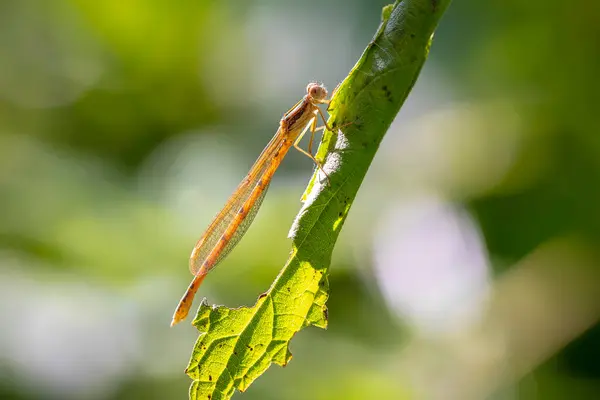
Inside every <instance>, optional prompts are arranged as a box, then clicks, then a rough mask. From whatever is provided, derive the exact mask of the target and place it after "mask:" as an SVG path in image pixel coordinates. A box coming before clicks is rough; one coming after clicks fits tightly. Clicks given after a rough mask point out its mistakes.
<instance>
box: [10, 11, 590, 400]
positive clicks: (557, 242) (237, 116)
mask: <svg viewBox="0 0 600 400" xmlns="http://www.w3.org/2000/svg"><path fill="white" fill-rule="evenodd" d="M385 4H386V2H385V1H372V0H346V1H343V0H333V1H328V2H320V1H315V0H309V1H305V2H298V1H295V2H294V1H281V0H279V1H275V0H262V1H252V0H250V1H244V2H235V1H220V2H214V1H202V0H194V1H185V0H181V1H167V0H137V1H120V0H103V1H96V2H92V1H84V0H52V1H43V0H8V1H6V0H4V1H1V2H0V193H1V196H0V313H1V314H0V320H1V323H2V326H1V329H0V398H2V399H137V398H144V399H171V398H174V399H175V398H186V397H187V390H188V386H189V384H190V382H191V381H190V380H189V378H188V377H187V376H186V375H185V374H184V373H183V369H184V368H185V366H186V364H187V361H188V359H189V356H190V353H191V349H192V346H193V343H194V341H195V338H196V336H197V333H196V332H195V330H194V329H193V328H192V327H190V326H189V321H190V320H191V318H188V320H187V321H186V322H185V323H183V324H180V325H178V326H177V327H176V328H173V329H171V328H169V323H170V319H171V315H172V312H173V310H174V308H175V306H176V304H177V301H178V300H179V298H180V296H181V295H182V294H183V292H184V290H185V288H186V287H187V284H188V283H189V280H190V279H191V276H190V274H189V272H188V268H187V259H188V256H189V253H190V251H191V249H192V247H193V245H194V243H195V241H196V240H197V238H198V237H199V235H200V234H201V233H202V232H203V229H204V228H205V227H206V225H207V224H208V222H209V221H210V219H211V218H212V216H213V215H214V214H215V213H216V212H217V211H218V210H219V208H220V206H221V205H222V204H223V203H224V201H225V200H226V198H227V196H228V195H229V194H230V193H231V191H232V190H233V189H234V188H235V186H236V185H237V183H238V182H239V181H240V180H241V179H242V177H243V176H244V174H245V173H246V172H247V170H248V168H249V167H250V165H251V164H252V162H253V161H254V159H255V157H256V156H257V155H258V154H259V152H260V151H261V149H262V148H263V146H264V145H265V144H266V143H267V142H268V140H269V139H270V137H271V136H272V135H273V134H274V132H275V130H276V128H277V125H278V121H279V118H280V117H281V115H282V114H283V113H284V112H285V111H286V110H287V109H288V108H289V107H290V106H291V105H293V104H294V103H295V102H296V101H297V100H298V99H299V98H300V97H301V96H303V95H304V88H305V86H306V83H307V82H309V81H311V80H319V81H322V82H324V83H325V84H326V85H328V86H329V87H330V88H333V87H335V86H336V85H337V84H338V83H339V82H340V81H341V80H342V79H343V78H344V77H345V75H346V74H347V73H348V71H349V70H350V68H351V67H352V66H353V64H354V62H355V61H356V60H357V59H358V58H359V56H360V54H361V53H362V51H363V49H364V47H365V46H366V45H367V43H368V42H369V40H370V39H371V37H372V35H373V33H374V32H375V30H376V27H377V25H378V23H379V18H380V10H381V7H382V6H384V5H385ZM599 4H600V3H598V2H595V1H583V0H580V1H575V2H564V1H558V0H550V1H541V0H534V1H529V2H524V1H518V0H508V1H507V0H504V1H488V2H481V1H476V0H464V1H454V3H453V4H451V6H450V8H449V9H448V11H447V13H446V15H445V16H444V17H443V19H442V22H441V25H440V27H439V29H438V31H437V33H436V38H435V41H434V45H433V47H432V52H431V55H430V59H429V61H428V62H427V63H426V65H425V67H424V70H423V72H422V74H421V77H420V78H419V81H418V82H417V84H416V86H415V88H414V90H413V92H412V94H411V95H410V96H409V99H408V101H407V103H406V104H405V106H404V107H403V109H402V111H401V112H400V114H399V116H398V118H397V120H396V122H395V123H394V124H393V125H392V127H391V128H390V130H389V132H388V134H387V136H386V138H385V140H384V143H383V146H381V148H380V151H379V153H378V155H377V157H376V159H375V161H374V164H373V165H372V167H371V169H370V171H369V174H368V175H367V178H366V180H365V182H364V184H363V186H362V188H361V191H360V192H359V195H358V197H357V199H356V202H355V204H354V205H353V208H352V212H351V213H350V216H349V218H348V221H347V223H346V226H345V227H344V230H343V232H342V235H341V238H340V242H339V243H338V245H337V247H336V250H335V253H334V258H333V264H332V266H331V277H330V282H331V297H330V300H329V302H328V306H329V311H330V312H329V316H330V320H329V329H328V330H327V331H322V330H319V329H316V328H310V329H307V330H304V331H302V332H301V333H300V334H299V335H298V336H297V337H296V338H295V339H294V340H293V341H292V345H291V350H292V353H293V354H294V359H293V360H292V362H291V363H290V364H289V365H288V366H287V367H286V368H285V369H283V368H279V367H272V368H270V369H269V370H268V371H267V373H266V374H265V375H264V376H263V377H261V378H260V379H258V380H257V381H256V382H255V383H254V385H253V386H252V387H251V388H250V389H249V390H248V391H247V392H246V393H245V394H241V395H240V394H237V395H236V397H235V398H238V397H239V398H244V399H350V400H352V399H361V400H362V399H566V398H569V399H592V398H600V324H598V320H599V317H600V269H599V264H600V248H599V245H598V244H599V243H600V241H599V239H600V211H599V210H598V208H599V205H600V185H599V183H600V118H599V116H598V109H599V106H600V96H599V93H600V91H599V89H600V88H599V84H598V83H597V82H598V79H597V78H598V77H597V75H598V71H600V46H599V43H600V5H599ZM313 168H314V167H313V166H312V165H311V162H310V160H308V159H307V158H306V157H304V156H302V155H300V154H296V152H290V154H289V156H288V157H286V160H285V162H284V163H283V166H282V167H281V170H280V171H278V172H277V174H276V176H275V178H274V182H273V184H272V185H271V189H270V193H269V195H268V196H267V199H266V200H265V203H264V205H263V208H262V210H261V212H260V214H259V217H258V218H257V220H256V222H255V223H254V226H253V227H252V229H251V230H250V231H249V233H248V234H247V236H246V238H245V239H244V240H243V241H242V243H241V244H240V245H239V246H238V248H237V249H236V251H234V252H233V253H232V254H231V256H230V257H228V259H227V260H226V261H225V262H223V265H222V267H220V268H218V269H217V270H215V271H214V272H213V273H212V274H211V276H210V279H207V281H206V283H205V284H204V285H203V288H202V290H201V293H200V294H199V297H200V298H201V297H203V296H206V297H207V298H208V301H209V302H211V303H217V304H226V305H228V306H238V305H248V304H253V303H254V301H255V299H256V297H257V295H258V294H259V293H262V292H263V291H264V290H266V289H267V288H268V287H269V285H270V283H271V281H272V280H273V278H274V277H275V276H276V274H277V272H278V271H279V269H280V268H281V266H282V265H283V264H284V262H285V260H286V257H287V254H288V252H289V250H290V243H289V241H288V240H287V239H286V236H287V230H288V229H289V227H290V226H291V223H292V220H293V218H294V215H295V213H296V212H297V210H298V209H299V205H300V204H299V198H300V196H301V194H302V192H303V190H304V188H305V186H306V183H307V182H308V179H309V176H310V174H311V171H312V170H313ZM197 303H198V302H196V304H195V305H194V309H195V307H197Z"/></svg>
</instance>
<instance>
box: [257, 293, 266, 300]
mask: <svg viewBox="0 0 600 400" xmlns="http://www.w3.org/2000/svg"><path fill="white" fill-rule="evenodd" d="M263 297H267V294H266V293H261V294H260V296H258V299H259V300H260V299H262V298H263Z"/></svg>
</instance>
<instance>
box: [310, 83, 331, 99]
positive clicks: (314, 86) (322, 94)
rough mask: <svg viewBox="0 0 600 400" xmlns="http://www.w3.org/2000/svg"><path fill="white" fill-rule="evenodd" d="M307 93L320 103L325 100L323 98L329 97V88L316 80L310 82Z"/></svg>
mask: <svg viewBox="0 0 600 400" xmlns="http://www.w3.org/2000/svg"><path fill="white" fill-rule="evenodd" d="M306 93H307V94H308V96H309V97H311V98H312V99H313V100H314V101H316V102H318V103H321V102H323V100H325V99H326V98H327V89H325V86H323V85H321V84H320V83H316V82H311V83H309V84H308V86H307V87H306Z"/></svg>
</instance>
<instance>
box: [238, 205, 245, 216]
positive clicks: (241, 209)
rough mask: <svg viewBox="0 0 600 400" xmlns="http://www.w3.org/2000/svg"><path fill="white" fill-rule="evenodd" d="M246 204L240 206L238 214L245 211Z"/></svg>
mask: <svg viewBox="0 0 600 400" xmlns="http://www.w3.org/2000/svg"><path fill="white" fill-rule="evenodd" d="M244 211H245V210H244V206H242V207H240V209H239V210H238V214H243V213H244Z"/></svg>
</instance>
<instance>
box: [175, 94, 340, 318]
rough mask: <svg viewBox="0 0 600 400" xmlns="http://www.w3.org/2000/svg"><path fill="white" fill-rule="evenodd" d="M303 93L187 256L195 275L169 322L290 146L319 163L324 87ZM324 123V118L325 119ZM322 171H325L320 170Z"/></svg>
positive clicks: (238, 232) (254, 207)
mask: <svg viewBox="0 0 600 400" xmlns="http://www.w3.org/2000/svg"><path fill="white" fill-rule="evenodd" d="M306 92H307V93H306V95H305V96H304V97H303V98H302V100H300V101H299V102H298V103H296V105H295V106H294V107H292V108H291V109H290V110H289V111H288V112H287V113H285V114H284V116H283V118H281V121H280V122H279V129H278V130H277V133H275V136H274V137H273V139H271V141H270V142H269V144H268V145H267V147H265V149H264V150H263V151H262V153H261V155H260V156H259V157H258V160H256V162H255V163H254V165H253V166H252V168H251V169H250V172H248V175H247V176H246V178H244V180H243V181H242V182H241V183H240V184H239V186H238V187H237V189H236V190H235V192H234V193H233V194H232V195H231V197H230V198H229V200H227V203H225V206H224V207H223V209H222V210H221V211H220V212H219V214H217V216H216V217H215V218H214V219H213V221H212V222H211V224H210V225H209V226H208V228H207V229H206V232H204V234H203V235H202V237H201V238H200V240H198V242H197V243H196V246H195V247H194V250H192V254H191V256H190V271H191V272H192V274H193V275H194V279H193V280H192V283H190V286H189V287H188V289H187V291H186V292H185V294H184V295H183V297H182V298H181V300H180V301H179V305H178V306H177V309H176V310H175V314H174V315H173V321H172V322H171V326H173V325H175V324H177V323H179V322H181V321H182V320H184V319H185V318H186V317H187V315H188V312H189V310H190V307H191V305H192V301H193V300H194V296H195V295H196V292H197V291H198V288H199V287H200V284H202V281H203V280H204V278H205V277H206V274H208V273H209V272H210V271H211V270H212V269H213V268H214V267H216V266H217V264H218V263H219V262H220V261H221V260H222V259H223V258H225V256H227V254H229V252H230V251H231V250H233V248H234V247H235V245H236V244H237V243H238V242H239V241H240V239H241V238H242V236H243V235H244V233H246V231H247V230H248V228H249V227H250V224H251V223H252V221H253V220H254V217H255V216H256V213H257V212H258V209H259V208H260V205H261V204H262V200H263V198H264V196H265V194H266V192H267V189H268V187H269V183H271V178H273V175H274V174H275V171H276V170H277V168H278V167H279V165H280V164H281V161H282V160H283V157H285V155H286V154H287V152H288V150H289V149H290V147H292V146H294V147H296V148H297V149H298V150H299V151H301V152H302V153H304V154H306V155H307V156H309V157H310V158H311V159H312V160H313V161H315V163H316V164H317V166H319V168H320V165H319V163H318V162H317V161H316V160H315V158H314V157H313V155H312V154H311V147H312V142H313V137H314V133H315V131H316V130H317V128H316V122H317V113H318V114H320V116H321V118H322V119H323V121H324V122H325V117H324V116H323V113H322V111H321V110H320V109H319V108H318V104H327V103H328V102H329V100H327V99H326V98H327V90H326V89H325V87H323V86H322V85H320V84H317V83H309V84H308V86H307V87H306ZM325 126H327V122H325ZM309 128H310V130H311V133H312V135H311V138H310V142H309V145H308V149H309V151H308V152H306V151H304V150H303V149H301V148H300V147H298V143H299V142H300V140H301V139H302V136H303V135H304V133H305V132H306V131H307V130H308V129H309ZM323 172H324V171H323Z"/></svg>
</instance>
